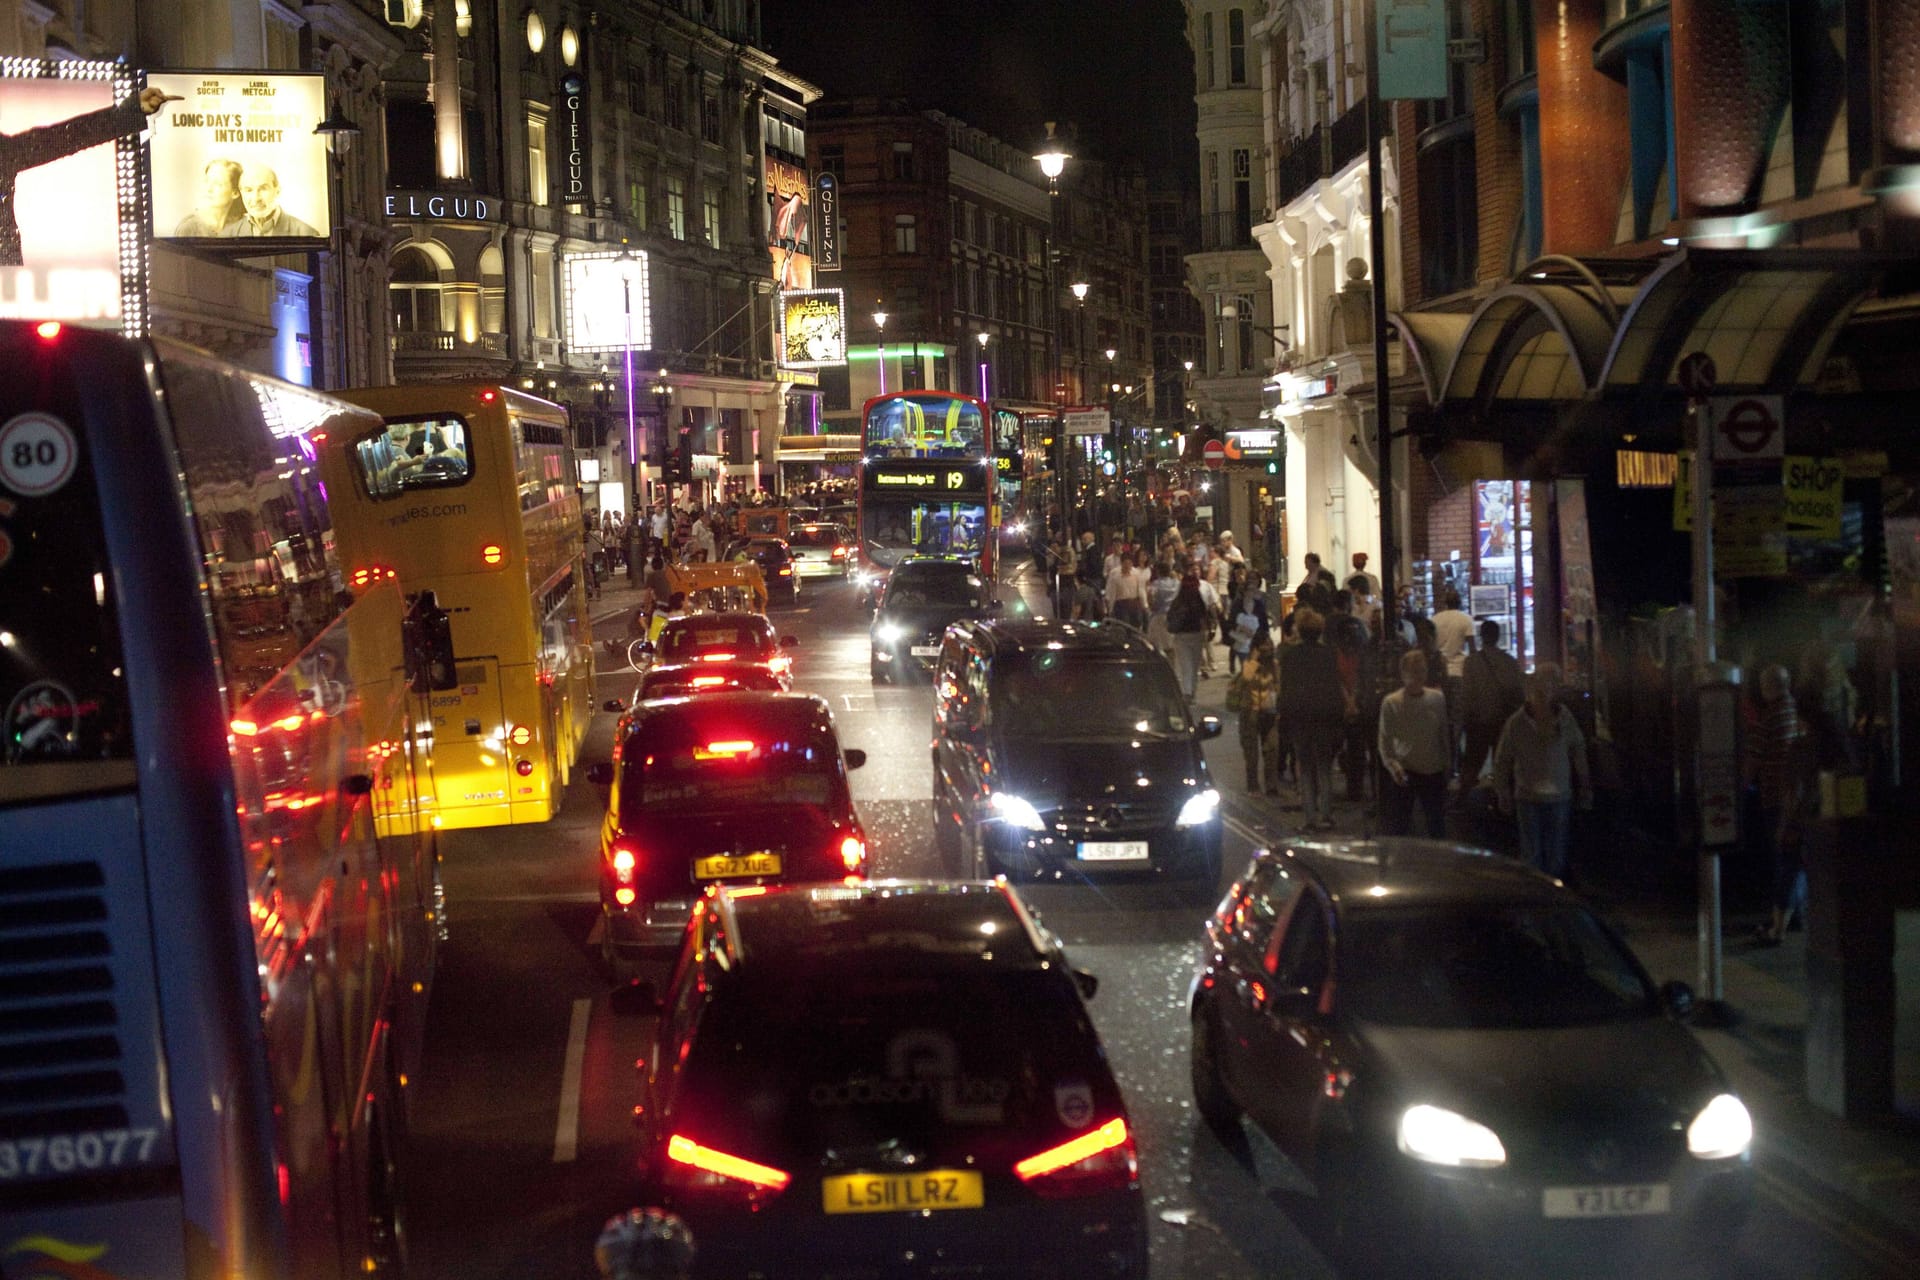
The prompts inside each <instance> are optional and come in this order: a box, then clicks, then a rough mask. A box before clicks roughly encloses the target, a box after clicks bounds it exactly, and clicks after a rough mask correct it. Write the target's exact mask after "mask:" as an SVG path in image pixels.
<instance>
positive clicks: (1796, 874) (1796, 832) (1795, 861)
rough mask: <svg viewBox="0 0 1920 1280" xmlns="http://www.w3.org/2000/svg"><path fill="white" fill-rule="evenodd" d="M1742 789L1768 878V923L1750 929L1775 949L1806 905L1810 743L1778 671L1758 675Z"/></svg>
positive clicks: (1781, 669)
mask: <svg viewBox="0 0 1920 1280" xmlns="http://www.w3.org/2000/svg"><path fill="white" fill-rule="evenodd" d="M1746 743H1747V751H1746V761H1745V764H1746V774H1747V784H1748V785H1749V786H1750V787H1752V788H1753V789H1754V790H1755V791H1756V792H1757V798H1758V800H1759V815H1760V820H1759V837H1760V844H1761V848H1762V850H1763V851H1764V853H1765V854H1766V857H1767V862H1768V865H1769V867H1770V869H1771V871H1772V873H1773V893H1772V901H1773V918H1772V919H1771V920H1770V921H1769V922H1768V923H1766V924H1764V925H1761V926H1760V927H1759V928H1758V929H1756V930H1754V939H1755V940H1756V941H1757V942H1759V943H1761V944H1762V945H1763V946H1779V945H1780V942H1781V941H1782V940H1783V939H1784V938H1785V937H1786V935H1787V930H1788V929H1789V928H1792V927H1794V926H1795V925H1797V924H1799V923H1800V920H1801V917H1802V915H1803V914H1804V912H1805V911H1806V905H1807V872H1806V867H1805V865H1804V864H1803V863H1802V861H1801V856H1800V841H1801V833H1802V829H1803V823H1804V819H1805V816H1806V814H1805V809H1806V803H1807V796H1808V793H1809V791H1810V790H1811V786H1810V784H1811V782H1812V768H1811V763H1812V752H1813V750H1814V744H1813V742H1812V741H1811V739H1810V738H1809V737H1808V735H1807V729H1806V725H1805V723H1804V722H1803V721H1802V720H1801V719H1800V712H1799V709H1798V708H1797V707H1795V706H1794V702H1793V685H1792V677H1791V676H1789V675H1788V674H1787V669H1786V668H1785V667H1781V666H1771V667H1767V668H1766V669H1765V670H1763V671H1761V673H1760V702H1759V705H1758V707H1757V708H1755V714H1754V718H1753V723H1752V724H1751V725H1750V726H1749V728H1748V732H1747V735H1746Z"/></svg>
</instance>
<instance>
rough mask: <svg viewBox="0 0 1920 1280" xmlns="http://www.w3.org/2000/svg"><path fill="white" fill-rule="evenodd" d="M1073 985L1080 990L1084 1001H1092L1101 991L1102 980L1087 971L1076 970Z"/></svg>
mask: <svg viewBox="0 0 1920 1280" xmlns="http://www.w3.org/2000/svg"><path fill="white" fill-rule="evenodd" d="M1073 985H1074V986H1076V987H1078V988H1080V998H1081V999H1082V1000H1091V999H1093V997H1094V996H1095V995H1096V994H1097V993H1098V992H1099V990H1100V979H1098V978H1096V977H1094V976H1093V975H1092V974H1090V973H1088V972H1087V971H1086V970H1085V969H1075V970H1074V971H1073Z"/></svg>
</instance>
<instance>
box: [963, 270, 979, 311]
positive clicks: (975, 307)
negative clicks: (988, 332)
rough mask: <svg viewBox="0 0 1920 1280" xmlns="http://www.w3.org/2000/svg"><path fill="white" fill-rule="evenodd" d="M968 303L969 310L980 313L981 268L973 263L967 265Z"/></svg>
mask: <svg viewBox="0 0 1920 1280" xmlns="http://www.w3.org/2000/svg"><path fill="white" fill-rule="evenodd" d="M966 304H967V310H968V311H971V312H973V313H974V314H975V315H978V314H980V268H979V267H978V266H975V265H973V264H972V263H969V264H968V265H967V297H966Z"/></svg>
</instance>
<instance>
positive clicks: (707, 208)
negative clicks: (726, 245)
mask: <svg viewBox="0 0 1920 1280" xmlns="http://www.w3.org/2000/svg"><path fill="white" fill-rule="evenodd" d="M700 207H701V219H700V225H701V229H702V231H703V233H704V234H705V236H706V240H707V243H708V244H709V245H712V246H713V247H714V248H716V249H718V248H719V247H720V188H719V187H718V186H717V185H713V184H709V185H708V187H707V189H706V191H705V192H704V193H703V194H702V195H701V199H700Z"/></svg>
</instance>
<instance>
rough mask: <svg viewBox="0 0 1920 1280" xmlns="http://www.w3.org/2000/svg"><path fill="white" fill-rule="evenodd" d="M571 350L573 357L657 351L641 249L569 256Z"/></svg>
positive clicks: (568, 290) (645, 257)
mask: <svg viewBox="0 0 1920 1280" xmlns="http://www.w3.org/2000/svg"><path fill="white" fill-rule="evenodd" d="M566 263H567V279H566V287H567V345H568V346H569V347H571V348H572V349H573V350H575V351H623V350H625V349H626V348H628V347H633V348H634V349H636V350H639V349H643V348H649V347H651V346H653V323H652V315H653V311H652V308H651V307H649V306H648V303H647V299H648V292H647V279H648V272H647V255H646V254H645V253H643V252H641V251H640V250H638V249H634V250H624V249H623V250H615V251H612V252H607V253H570V254H568V255H567V259H566Z"/></svg>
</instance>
